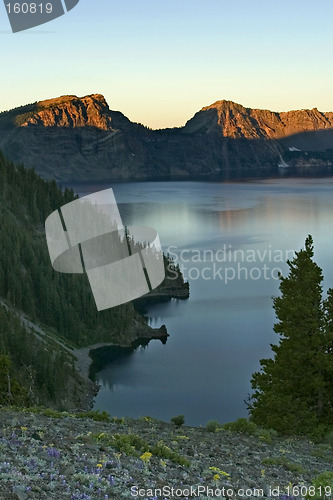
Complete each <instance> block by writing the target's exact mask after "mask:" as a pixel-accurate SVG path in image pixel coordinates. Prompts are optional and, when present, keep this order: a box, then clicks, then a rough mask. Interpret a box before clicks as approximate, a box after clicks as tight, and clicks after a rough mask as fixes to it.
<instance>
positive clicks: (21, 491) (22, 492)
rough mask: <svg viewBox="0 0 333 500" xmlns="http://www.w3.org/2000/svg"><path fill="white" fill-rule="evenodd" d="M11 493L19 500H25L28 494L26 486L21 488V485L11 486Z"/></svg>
mask: <svg viewBox="0 0 333 500" xmlns="http://www.w3.org/2000/svg"><path fill="white" fill-rule="evenodd" d="M13 493H14V495H16V496H17V498H19V499H20V500H26V498H28V493H27V491H26V486H22V485H18V486H13Z"/></svg>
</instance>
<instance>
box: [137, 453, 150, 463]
mask: <svg viewBox="0 0 333 500" xmlns="http://www.w3.org/2000/svg"><path fill="white" fill-rule="evenodd" d="M151 457H152V454H151V453H149V451H145V452H144V454H143V455H141V457H140V458H141V460H142V461H143V462H145V463H148V462H149V460H150V459H151Z"/></svg>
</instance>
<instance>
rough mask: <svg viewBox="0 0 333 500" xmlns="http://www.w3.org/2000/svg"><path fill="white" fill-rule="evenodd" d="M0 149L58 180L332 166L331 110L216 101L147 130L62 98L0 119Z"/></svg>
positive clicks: (96, 103) (90, 103)
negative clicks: (173, 123) (174, 123)
mask: <svg viewBox="0 0 333 500" xmlns="http://www.w3.org/2000/svg"><path fill="white" fill-rule="evenodd" d="M0 148H1V149H3V151H4V153H5V154H6V156H8V157H9V158H11V159H12V160H13V161H18V162H23V161H24V163H25V165H27V166H29V167H33V166H34V167H35V169H36V171H37V172H38V173H39V174H40V175H42V176H43V177H45V178H55V179H56V180H57V181H58V182H69V181H96V180H105V181H131V180H163V179H192V178H195V179H197V178H206V179H207V178H210V177H212V176H219V177H224V178H225V177H229V176H231V177H232V176H234V175H238V176H246V175H250V174H252V173H256V172H258V173H260V175H265V174H267V175H270V174H272V173H274V172H277V170H278V165H279V164H281V162H282V164H283V162H284V163H285V162H286V161H287V162H288V164H289V166H299V165H302V166H309V165H310V164H311V161H312V165H315V166H328V167H330V166H332V165H333V159H332V158H331V156H330V154H327V150H330V149H333V112H321V111H319V110H318V109H317V108H313V109H312V110H310V109H302V110H292V111H285V112H275V111H270V110H261V109H252V108H246V107H244V106H242V105H241V104H238V103H235V102H233V101H228V100H221V101H216V102H215V103H213V104H210V105H209V106H205V107H203V108H202V109H201V110H200V111H198V112H197V113H195V115H194V116H193V117H192V118H190V119H189V120H188V121H187V122H186V124H185V125H184V127H177V128H168V129H159V130H151V129H149V128H148V127H145V126H144V125H142V124H138V123H134V122H131V121H130V120H129V119H128V118H127V117H126V116H125V115H123V114H122V113H121V112H120V111H113V110H111V109H110V107H109V105H108V103H107V102H106V100H105V98H104V97H103V96H102V95H101V94H91V95H88V96H84V97H77V96H75V95H65V96H61V97H57V98H54V99H47V100H44V101H39V102H36V103H34V104H30V105H26V106H23V107H19V108H15V109H13V110H10V111H8V112H3V113H1V114H0ZM291 152H292V153H293V154H291ZM300 152H301V153H300ZM309 152H310V157H309V156H307V157H306V158H304V156H306V155H308V153H309ZM310 159H311V161H310Z"/></svg>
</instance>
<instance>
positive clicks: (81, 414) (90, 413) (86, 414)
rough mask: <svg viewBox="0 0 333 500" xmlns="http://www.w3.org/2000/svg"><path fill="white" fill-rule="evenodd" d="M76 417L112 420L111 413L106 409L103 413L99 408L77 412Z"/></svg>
mask: <svg viewBox="0 0 333 500" xmlns="http://www.w3.org/2000/svg"><path fill="white" fill-rule="evenodd" d="M75 417H76V418H91V419H92V420H94V421H95V422H110V415H109V414H108V413H107V412H106V411H102V413H100V411H99V410H97V411H93V410H90V411H81V412H79V413H75Z"/></svg>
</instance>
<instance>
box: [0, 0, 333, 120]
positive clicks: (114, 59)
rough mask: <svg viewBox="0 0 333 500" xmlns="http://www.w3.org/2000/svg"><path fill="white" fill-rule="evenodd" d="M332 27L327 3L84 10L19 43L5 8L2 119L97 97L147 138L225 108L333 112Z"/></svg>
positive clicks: (258, 0) (234, 1) (233, 2)
mask: <svg viewBox="0 0 333 500" xmlns="http://www.w3.org/2000/svg"><path fill="white" fill-rule="evenodd" d="M8 1H9V0H8ZM4 3H7V1H5V2H4ZM332 18H333V2H332V0H316V1H315V0H311V1H309V0H302V1H300V0H276V1H275V2H274V1H272V0H228V1H227V0H201V1H198V0H80V2H79V3H78V5H77V6H76V7H75V8H74V9H72V10H71V11H70V12H68V13H67V14H66V15H64V16H61V17H59V18H58V19H55V20H54V21H52V22H49V23H47V24H44V25H42V26H39V27H36V28H33V29H30V30H27V31H24V32H20V33H15V34H13V33H12V32H11V29H10V24H9V21H8V18H7V15H6V8H5V6H4V5H2V4H1V5H0V42H2V43H1V49H0V68H1V70H0V71H1V72H0V110H7V109H10V108H13V107H16V106H20V105H22V104H27V103H30V102H35V101H39V100H43V99H47V98H52V97H58V96H60V95H65V94H75V95H78V96H84V95H88V94H92V93H101V94H103V95H104V96H105V98H106V100H107V102H108V104H109V106H110V108H111V109H113V110H118V111H121V112H122V113H124V114H125V115H126V116H127V117H128V118H129V119H130V120H132V121H136V122H139V123H143V124H144V125H147V126H149V127H151V128H164V127H174V126H182V125H184V124H185V122H186V121H187V120H189V119H190V118H191V117H192V116H193V115H194V114H195V113H196V112H197V111H199V110H200V109H201V108H202V107H204V106H208V105H210V104H212V103H214V102H215V101H217V100H222V99H228V100H232V101H235V102H238V103H240V104H243V105H244V106H246V107H252V108H263V109H271V110H273V111H288V110H290V109H301V108H310V109H311V108H314V107H317V108H318V109H319V110H321V111H333V92H332V87H333V85H332V83H333V64H332V59H333V57H332V54H333V28H332Z"/></svg>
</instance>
